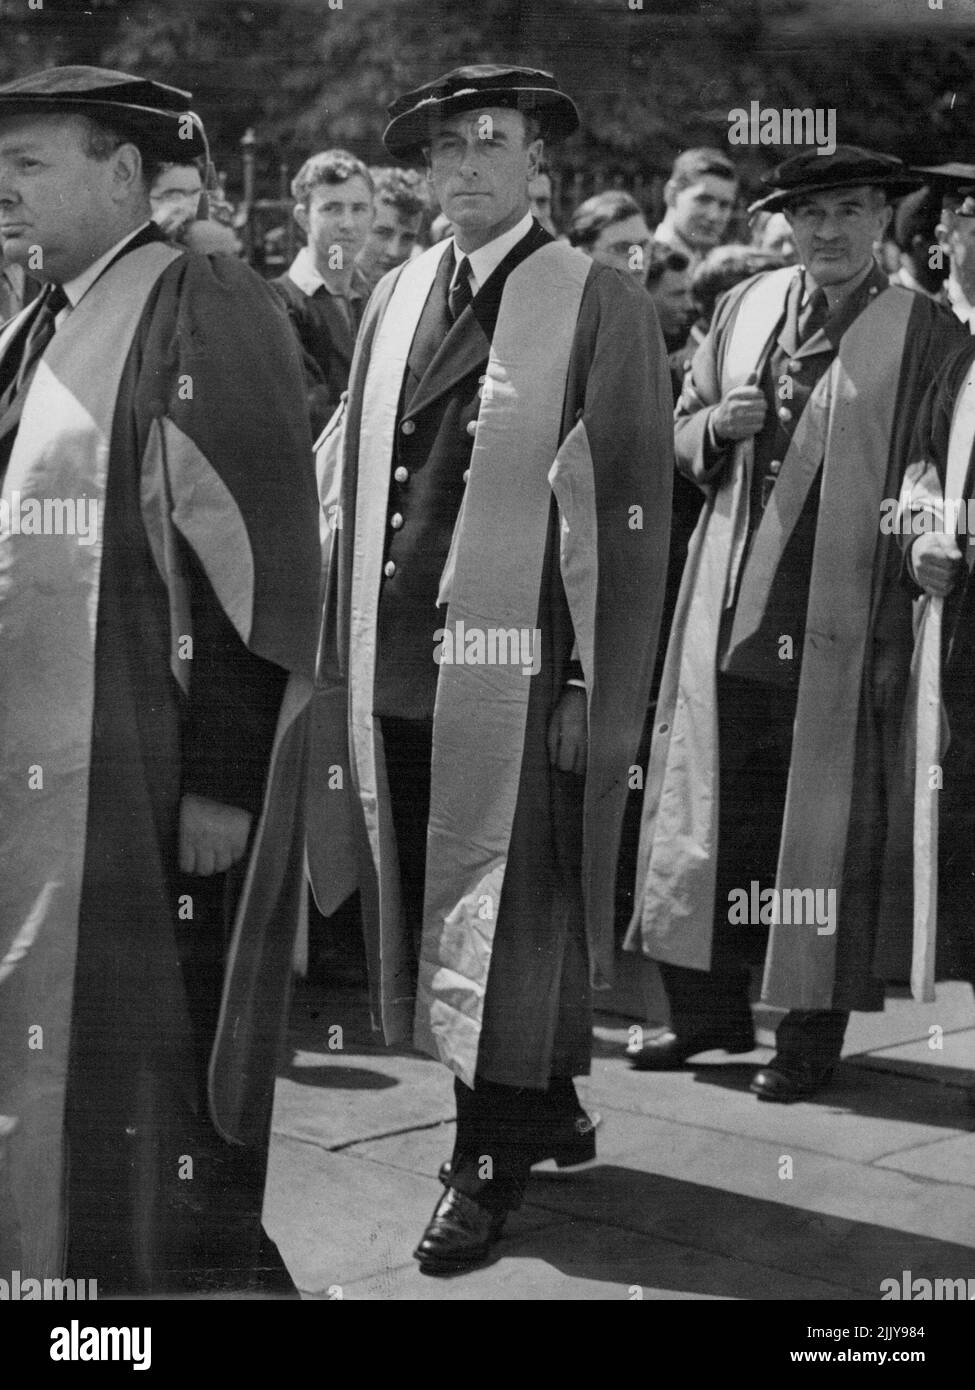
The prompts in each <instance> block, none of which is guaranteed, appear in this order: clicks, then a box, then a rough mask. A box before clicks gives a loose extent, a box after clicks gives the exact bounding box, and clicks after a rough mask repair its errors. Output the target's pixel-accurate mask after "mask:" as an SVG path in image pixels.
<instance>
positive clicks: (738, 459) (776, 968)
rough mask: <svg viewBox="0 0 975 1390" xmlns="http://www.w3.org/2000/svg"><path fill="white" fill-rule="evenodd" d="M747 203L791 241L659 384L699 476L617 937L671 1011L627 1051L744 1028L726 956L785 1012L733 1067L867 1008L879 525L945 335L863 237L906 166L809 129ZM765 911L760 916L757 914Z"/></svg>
mask: <svg viewBox="0 0 975 1390" xmlns="http://www.w3.org/2000/svg"><path fill="white" fill-rule="evenodd" d="M772 179H773V180H774V182H775V184H776V190H775V191H774V192H773V193H771V194H770V195H769V196H767V197H766V198H764V199H762V200H761V202H760V203H758V204H757V205H756V209H761V208H767V209H769V210H770V211H775V210H779V209H784V210H785V212H786V214H787V216H788V217H789V220H790V223H791V225H792V228H793V231H794V233H795V236H796V241H797V245H798V246H799V250H800V255H801V258H802V261H803V265H802V266H801V267H791V266H790V267H786V268H784V269H781V270H774V271H768V272H765V273H764V274H761V275H758V276H755V277H753V278H752V279H750V280H748V281H745V282H744V284H743V285H742V286H740V287H738V288H736V289H734V290H732V291H731V292H730V293H729V294H728V295H726V296H725V297H724V299H723V300H722V301H720V303H719V305H718V308H717V311H716V314H715V319H714V323H713V325H712V328H711V331H710V333H709V335H708V337H707V339H706V340H705V342H704V343H703V344H702V345H701V347H700V349H699V350H698V352H697V354H696V355H695V358H694V363H693V367H692V371H691V372H690V374H689V376H688V379H687V384H686V385H685V389H684V393H683V396H682V399H681V401H680V403H679V405H678V410H677V422H676V448H677V461H678V467H679V468H680V469H681V471H682V472H684V473H685V474H686V476H688V477H690V478H692V479H693V480H694V481H696V482H697V483H698V484H699V485H700V486H701V487H702V488H703V489H704V492H705V496H706V502H705V508H704V512H703V513H702V517H701V521H700V523H699V525H698V529H697V532H696V533H695V537H694V539H693V541H692V543H691V547H690V550H689V554H688V561H687V565H686V567H685V570H684V577H683V582H682V586H681V594H680V598H679V600H678V605H677V612H676V615H675V620H674V626H673V630H672V634H671V640H670V644H669V647H668V652H667V662H666V667H665V670H664V674H663V678H662V684H661V692H660V697H659V700H658V705H657V710H656V723H655V729H654V737H653V743H652V747H651V754H650V765H649V771H648V776H647V786H646V792H645V799H644V813H643V832H642V835H641V844H640V853H639V860H638V867H637V886H636V905H637V906H636V912H635V914H634V919H633V923H632V925H631V929H630V934H629V937H628V940H627V944H628V946H629V947H630V948H631V949H634V950H642V951H644V952H645V953H646V954H647V955H649V956H651V957H653V958H655V959H656V960H658V961H660V962H661V969H662V974H663V977H664V982H665V985H666V989H667V993H668V997H669V1001H670V1006H671V1023H670V1027H669V1028H666V1029H663V1030H660V1031H658V1032H657V1033H655V1034H654V1035H652V1036H650V1037H649V1038H644V1039H642V1040H641V1042H640V1044H639V1045H638V1046H636V1047H635V1048H634V1049H633V1057H634V1064H635V1065H636V1066H637V1067H638V1068H640V1069H645V1070H654V1069H666V1068H672V1067H676V1066H680V1065H681V1064H682V1063H683V1062H684V1061H686V1060H687V1059H688V1058H689V1057H691V1056H694V1055H695V1054H696V1053H698V1052H702V1051H705V1050H708V1049H711V1048H724V1049H726V1050H727V1051H730V1052H739V1053H741V1052H748V1051H750V1050H751V1049H752V1047H753V1046H754V1039H753V1030H752V1021H751V1014H750V1007H749V972H748V968H747V966H748V962H749V960H751V961H755V962H760V961H763V960H764V965H765V974H764V982H763V991H762V997H763V999H764V1000H766V1001H767V1002H768V1003H770V1004H772V1005H774V1006H777V1007H779V1008H784V1009H786V1010H788V1012H787V1014H786V1017H785V1019H784V1020H783V1021H782V1023H781V1024H780V1025H779V1029H778V1035H777V1043H778V1047H777V1053H776V1056H775V1057H774V1058H773V1060H772V1062H771V1064H770V1065H769V1066H768V1067H765V1068H763V1069H762V1070H761V1071H759V1072H758V1073H757V1074H756V1075H755V1077H754V1078H753V1081H752V1090H753V1091H755V1092H756V1094H757V1095H758V1097H759V1099H761V1100H770V1101H794V1100H797V1099H799V1098H800V1097H801V1096H805V1095H809V1094H811V1093H813V1092H814V1091H816V1090H817V1089H819V1088H820V1087H821V1086H823V1085H824V1084H825V1083H826V1082H827V1080H828V1079H829V1077H830V1075H831V1072H832V1070H833V1067H834V1065H835V1063H836V1061H837V1060H838V1058H839V1055H840V1049H841V1046H842V1041H843V1033H844V1029H845V1026H846V1021H847V1018H848V1013H849V1010H850V1009H854V1008H857V1009H879V1008H882V1007H883V987H882V982H881V978H880V977H879V975H878V973H877V971H876V969H875V961H874V952H875V946H876V934H877V924H878V915H879V914H878V907H879V896H880V886H881V873H880V867H881V864H882V862H883V856H884V843H885V840H886V836H887V819H888V802H889V800H890V798H891V796H892V795H893V794H894V790H895V789H894V786H893V781H894V771H895V767H896V758H895V750H896V746H897V738H898V734H899V730H900V721H901V715H902V709H903V701H904V694H905V690H906V684H907V673H908V665H909V660H910V649H911V623H910V605H909V596H908V594H907V592H906V590H905V589H904V588H903V586H902V585H900V583H899V582H898V574H899V552H898V549H897V546H896V544H895V543H894V542H893V541H892V539H891V537H890V535H889V534H886V535H885V534H883V533H882V530H881V526H880V515H881V504H882V502H883V500H884V499H885V498H889V497H891V496H893V497H896V496H897V495H898V492H899V488H900V481H901V478H902V477H903V474H904V469H905V467H906V465H907V461H908V442H909V439H910V431H911V428H912V425H913V422H914V419H915V416H916V413H917V409H918V406H919V404H920V401H921V398H922V396H923V394H924V391H925V389H926V387H927V386H928V384H929V383H930V381H931V379H932V377H933V375H934V373H935V371H936V370H937V368H938V366H939V364H940V363H941V362H942V361H943V360H944V359H945V357H946V356H947V355H948V354H949V353H950V352H951V351H952V349H953V346H954V345H955V344H956V342H957V340H958V337H959V333H958V329H957V326H956V325H954V324H953V323H952V321H951V317H950V315H947V314H946V313H945V311H944V310H942V309H941V308H940V307H939V306H937V305H936V304H934V303H933V302H932V301H931V300H930V299H929V298H927V297H926V296H924V295H918V294H914V293H912V292H911V291H908V290H903V289H901V288H899V287H890V286H888V283H887V279H886V277H885V276H884V275H883V274H882V272H881V271H880V268H879V267H878V266H877V264H876V262H875V261H874V258H873V254H872V247H873V244H874V242H875V240H877V239H879V237H880V235H881V233H882V232H883V230H884V228H885V227H886V224H887V221H888V219H889V216H890V209H889V205H888V200H889V198H890V197H891V196H895V195H896V194H897V193H898V192H903V191H905V190H906V189H907V188H909V187H912V186H915V185H916V183H917V182H918V181H917V180H914V181H913V183H912V180H911V179H910V178H909V177H908V176H907V171H906V170H905V169H904V166H903V165H902V164H901V162H900V161H899V160H896V159H893V158H891V157H889V156H886V155H878V154H873V153H872V152H870V151H866V150H861V149H859V148H856V147H852V146H840V147H838V148H837V150H836V151H835V153H834V154H832V155H822V154H819V153H817V152H815V151H809V152H807V153H803V154H800V155H796V156H794V157H793V158H791V159H789V160H786V161H785V162H784V163H783V164H782V165H780V166H779V168H778V169H777V170H776V171H775V173H774V175H773V176H772ZM770 925H771V928H772V929H771V933H770V934H768V935H767V928H768V927H769V926H770Z"/></svg>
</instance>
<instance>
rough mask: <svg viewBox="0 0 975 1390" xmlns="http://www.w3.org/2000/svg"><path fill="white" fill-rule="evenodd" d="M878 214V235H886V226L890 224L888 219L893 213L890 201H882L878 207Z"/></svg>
mask: <svg viewBox="0 0 975 1390" xmlns="http://www.w3.org/2000/svg"><path fill="white" fill-rule="evenodd" d="M879 215H880V235H881V236H886V235H887V228H888V227H889V226H890V219H891V218H892V217H893V215H894V209H893V208H892V207H891V205H890V203H884V205H883V207H882V208H881V209H880V214H879Z"/></svg>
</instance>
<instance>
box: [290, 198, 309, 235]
mask: <svg viewBox="0 0 975 1390" xmlns="http://www.w3.org/2000/svg"><path fill="white" fill-rule="evenodd" d="M292 214H293V216H294V219H295V221H296V222H297V223H298V226H299V227H300V228H301V230H302V231H303V232H304V234H305V236H307V235H308V209H307V208H306V207H305V205H304V203H295V205H294V208H293V209H292Z"/></svg>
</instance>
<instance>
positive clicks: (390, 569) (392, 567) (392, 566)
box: [383, 560, 396, 579]
mask: <svg viewBox="0 0 975 1390" xmlns="http://www.w3.org/2000/svg"><path fill="white" fill-rule="evenodd" d="M395 573H396V561H395V560H387V561H386V563H385V564H384V565H383V574H384V575H385V576H386V578H387V579H392V577H393V575H394V574H395Z"/></svg>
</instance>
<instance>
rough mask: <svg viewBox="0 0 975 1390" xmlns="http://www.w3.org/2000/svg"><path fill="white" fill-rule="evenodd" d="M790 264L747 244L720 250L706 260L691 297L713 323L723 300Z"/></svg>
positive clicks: (695, 281) (710, 253)
mask: <svg viewBox="0 0 975 1390" xmlns="http://www.w3.org/2000/svg"><path fill="white" fill-rule="evenodd" d="M786 264H787V262H786V261H785V260H784V259H783V257H782V256H777V255H775V253H774V252H772V251H760V250H759V249H758V248H757V247H756V246H746V245H745V244H744V243H743V242H741V243H737V242H732V243H731V244H729V245H728V246H716V247H715V248H714V250H713V251H709V252H708V254H707V255H706V256H705V257H704V260H703V261H701V263H700V265H699V266H698V267H697V269H696V270H695V271H694V275H693V277H692V279H691V297H692V298H693V300H694V303H695V304H696V305H697V308H698V312H699V314H700V316H701V318H702V319H705V320H707V321H708V322H710V320H711V315H712V314H713V313H714V306H715V304H717V302H718V300H719V299H720V298H721V296H722V295H723V294H727V292H728V290H730V289H733V288H734V286H735V285H739V284H741V282H742V280H748V279H750V278H751V277H752V276H753V275H757V274H758V273H759V271H761V270H778V269H779V268H780V267H781V266H784V265H786Z"/></svg>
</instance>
